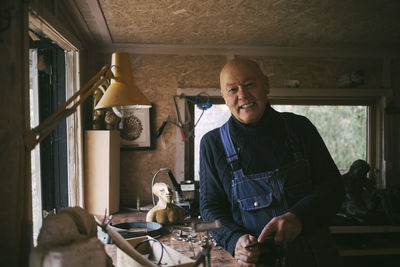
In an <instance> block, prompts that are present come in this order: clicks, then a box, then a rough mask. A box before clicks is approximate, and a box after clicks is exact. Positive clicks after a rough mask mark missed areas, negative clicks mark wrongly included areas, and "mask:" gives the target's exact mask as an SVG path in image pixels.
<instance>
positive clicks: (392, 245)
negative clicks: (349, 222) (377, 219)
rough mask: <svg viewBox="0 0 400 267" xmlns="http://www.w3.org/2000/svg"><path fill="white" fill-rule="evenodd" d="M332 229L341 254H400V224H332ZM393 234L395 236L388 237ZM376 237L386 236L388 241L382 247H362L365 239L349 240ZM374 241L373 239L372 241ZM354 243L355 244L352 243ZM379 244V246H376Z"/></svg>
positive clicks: (366, 240) (367, 240)
mask: <svg viewBox="0 0 400 267" xmlns="http://www.w3.org/2000/svg"><path fill="white" fill-rule="evenodd" d="M330 231H331V233H332V234H333V237H334V238H335V236H336V238H335V239H336V243H337V245H338V249H339V254H340V256H378V255H380V256H382V255H399V254H400V242H399V240H398V236H399V234H398V233H400V226H393V225H368V226H331V227H330ZM391 235H393V237H388V236H391ZM375 237H382V238H385V240H386V242H385V244H384V245H383V246H382V247H378V246H377V245H376V244H375V245H373V246H374V247H366V248H361V244H362V242H363V241H360V243H358V242H354V243H353V242H352V241H350V242H348V241H349V240H353V241H354V240H357V239H358V238H361V240H365V242H367V243H366V244H368V243H369V241H371V240H373V239H374V238H375ZM371 238H372V239H371ZM371 242H373V241H371ZM351 243H353V244H351ZM375 246H377V247H375Z"/></svg>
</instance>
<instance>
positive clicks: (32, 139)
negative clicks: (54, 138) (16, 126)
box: [24, 66, 113, 150]
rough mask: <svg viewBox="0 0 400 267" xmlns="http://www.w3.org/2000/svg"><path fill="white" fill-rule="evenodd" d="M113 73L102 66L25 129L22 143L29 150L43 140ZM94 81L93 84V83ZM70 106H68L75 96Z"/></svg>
mask: <svg viewBox="0 0 400 267" xmlns="http://www.w3.org/2000/svg"><path fill="white" fill-rule="evenodd" d="M112 77H113V74H112V72H111V69H110V67H109V66H103V67H102V68H101V70H100V71H99V72H97V73H96V74H95V75H94V76H93V77H92V78H91V79H90V80H89V81H88V82H87V83H86V84H85V85H84V86H83V87H82V88H81V89H79V91H77V92H76V93H75V94H73V95H72V96H71V97H70V98H69V99H68V100H67V101H66V102H65V103H64V104H63V105H62V106H61V107H60V108H59V109H58V110H57V111H56V112H54V113H53V114H51V115H50V117H48V118H47V119H46V120H44V121H43V122H42V123H40V124H39V125H38V126H37V127H35V128H33V129H30V130H27V131H26V132H25V133H24V144H25V147H26V148H28V149H29V150H32V149H33V148H34V147H35V146H36V145H37V144H38V143H40V142H41V141H43V139H44V138H46V137H47V136H48V135H49V134H50V133H51V132H52V131H53V130H54V129H55V128H56V127H57V126H58V124H60V122H61V121H62V120H63V119H65V118H67V117H68V116H69V115H71V114H72V113H74V112H75V111H76V109H77V107H78V106H79V105H80V104H82V103H83V102H84V101H85V100H86V99H87V98H88V97H89V96H90V95H92V94H93V93H94V91H95V90H96V89H97V88H98V87H99V86H100V85H101V84H103V83H104V82H105V81H107V80H108V79H111V78H112ZM93 83H94V84H93ZM77 97H79V100H78V101H77V102H75V103H74V104H73V105H72V106H71V107H69V108H68V106H69V105H70V104H71V103H72V102H73V101H74V100H75V99H76V98H77Z"/></svg>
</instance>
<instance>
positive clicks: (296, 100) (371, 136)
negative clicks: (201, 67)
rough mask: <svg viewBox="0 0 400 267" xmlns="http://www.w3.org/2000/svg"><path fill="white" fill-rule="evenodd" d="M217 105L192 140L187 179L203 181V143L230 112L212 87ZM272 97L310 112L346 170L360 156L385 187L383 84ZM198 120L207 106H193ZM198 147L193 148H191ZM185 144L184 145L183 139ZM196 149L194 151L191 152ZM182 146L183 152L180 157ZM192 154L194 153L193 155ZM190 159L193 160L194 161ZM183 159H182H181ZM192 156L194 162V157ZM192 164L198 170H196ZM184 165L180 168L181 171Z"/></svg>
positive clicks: (284, 106)
mask: <svg viewBox="0 0 400 267" xmlns="http://www.w3.org/2000/svg"><path fill="white" fill-rule="evenodd" d="M207 90H209V91H208V93H209V95H210V96H211V99H212V102H213V106H212V108H210V109H208V110H206V111H205V112H204V114H203V116H202V118H201V119H200V121H199V123H198V124H197V126H196V128H195V131H194V133H195V137H194V138H193V140H190V141H189V142H186V143H185V144H184V145H183V147H184V148H185V151H186V152H185V159H184V160H186V164H185V165H189V166H193V167H188V168H189V170H186V169H185V170H184V171H182V173H185V177H186V179H190V178H191V177H193V178H194V179H195V180H199V146H200V140H201V137H202V136H203V135H204V134H205V133H206V132H208V131H210V130H212V129H214V128H217V127H220V126H221V125H222V124H223V123H224V122H225V121H226V120H227V119H228V118H229V116H230V111H229V109H228V108H227V107H226V106H225V104H223V100H222V98H221V97H220V96H218V95H219V90H218V89H207ZM203 91H205V89H203V90H202V89H189V90H186V91H185V90H184V89H180V90H178V95H179V94H180V93H185V92H187V93H186V95H187V96H195V95H196V94H197V93H198V92H203ZM271 92H273V93H274V94H272V95H270V96H269V99H270V103H271V105H272V106H273V107H274V108H275V109H276V110H278V111H288V112H293V113H297V114H300V115H304V116H306V117H307V118H308V119H310V121H311V122H312V123H313V124H314V125H315V126H316V128H317V129H318V131H319V133H320V134H321V136H322V138H323V139H324V142H325V144H326V145H327V147H328V150H329V151H330V153H331V155H332V158H333V159H334V161H335V163H336V165H337V166H338V168H339V169H340V170H341V172H342V173H343V172H346V171H347V170H348V169H349V167H350V165H351V164H352V163H353V162H354V161H355V160H357V159H364V160H366V161H367V162H368V163H369V164H370V166H371V168H372V169H373V170H374V171H375V172H376V174H377V176H378V179H379V180H378V181H377V183H378V187H381V188H384V187H385V181H384V166H382V161H383V150H382V147H383V120H382V118H381V117H382V107H383V105H384V100H385V95H384V93H385V92H383V91H379V90H378V89H377V90H376V91H375V90H371V92H369V94H370V95H369V96H365V95H363V94H365V91H362V90H358V89H352V90H350V91H349V90H347V91H345V90H342V89H337V88H335V89H324V91H323V95H320V96H318V94H319V93H320V92H321V91H319V90H318V89H309V90H308V91H307V92H306V93H307V96H305V95H302V91H300V90H296V89H294V90H293V88H291V90H290V91H289V90H287V89H284V88H277V89H274V90H271ZM189 109H190V110H191V111H192V112H193V118H194V119H193V121H197V120H198V118H199V116H200V115H201V112H202V111H201V110H200V109H197V108H195V107H194V106H191V107H190V108H189ZM188 147H189V148H188ZM190 147H192V148H190ZM178 149H179V144H178ZM191 151H192V152H191ZM179 153H180V152H179V150H178V157H179ZM188 153H190V154H192V155H189V156H188V155H187V154H188ZM188 159H189V162H188ZM178 160H179V158H178ZM190 160H191V161H190ZM191 168H192V170H191ZM179 171H180V169H179V164H178V170H177V172H179Z"/></svg>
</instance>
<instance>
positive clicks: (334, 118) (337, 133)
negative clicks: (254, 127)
mask: <svg viewBox="0 0 400 267" xmlns="http://www.w3.org/2000/svg"><path fill="white" fill-rule="evenodd" d="M274 108H275V109H276V110H279V111H288V112H293V113H296V114H299V115H303V116H305V117H307V118H308V119H309V120H310V121H311V122H312V123H313V124H314V125H315V127H316V128H317V129H318V132H319V133H320V135H321V136H322V138H323V140H324V142H325V144H326V146H327V147H328V150H329V152H330V153H331V155H332V158H333V160H334V161H335V163H336V165H337V167H338V168H339V170H348V169H349V168H350V165H351V164H352V163H353V162H354V161H355V160H357V159H364V160H366V159H367V129H368V128H367V126H368V124H367V111H368V108H367V107H366V106H297V105H296V106H293V105H274Z"/></svg>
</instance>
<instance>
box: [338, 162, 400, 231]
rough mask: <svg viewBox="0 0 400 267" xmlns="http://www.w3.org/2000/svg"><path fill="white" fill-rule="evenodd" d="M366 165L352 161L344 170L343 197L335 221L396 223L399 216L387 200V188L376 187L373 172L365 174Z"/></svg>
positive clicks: (390, 195) (391, 202) (365, 163)
mask: <svg viewBox="0 0 400 267" xmlns="http://www.w3.org/2000/svg"><path fill="white" fill-rule="evenodd" d="M369 171H370V166H369V165H368V163H367V162H366V161H364V160H361V159H359V160H356V161H354V162H353V164H351V166H350V169H349V171H348V172H347V173H345V174H344V175H343V176H342V178H343V183H344V186H345V191H346V197H345V200H344V202H343V204H342V207H341V208H340V211H339V213H338V214H337V216H336V218H335V223H339V224H346V225H349V224H357V225H385V224H398V223H399V219H400V216H399V214H398V212H396V209H395V207H394V206H395V205H393V203H394V202H393V201H392V200H391V198H393V197H392V195H393V194H392V193H391V191H390V190H379V189H378V188H377V186H376V181H375V177H374V175H372V174H371V175H370V176H369V177H368V173H369Z"/></svg>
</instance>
